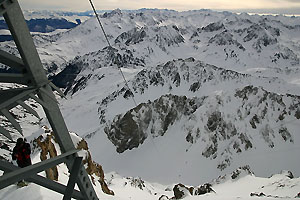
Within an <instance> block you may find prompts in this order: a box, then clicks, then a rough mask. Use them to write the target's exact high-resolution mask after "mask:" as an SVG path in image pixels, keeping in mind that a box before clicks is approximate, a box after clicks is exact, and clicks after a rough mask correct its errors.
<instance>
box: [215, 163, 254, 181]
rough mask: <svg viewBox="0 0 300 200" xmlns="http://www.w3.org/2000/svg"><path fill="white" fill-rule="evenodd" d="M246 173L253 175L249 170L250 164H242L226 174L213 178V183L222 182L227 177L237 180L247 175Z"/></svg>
mask: <svg viewBox="0 0 300 200" xmlns="http://www.w3.org/2000/svg"><path fill="white" fill-rule="evenodd" d="M247 175H251V176H252V175H254V173H253V172H252V171H251V169H250V166H249V165H246V166H242V167H239V168H238V169H236V170H235V171H233V172H232V173H231V174H226V175H224V176H219V177H218V178H217V179H215V180H213V181H212V183H213V184H219V183H224V182H226V181H227V180H228V179H230V180H238V179H239V178H241V177H244V176H247Z"/></svg>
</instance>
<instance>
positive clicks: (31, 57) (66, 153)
mask: <svg viewBox="0 0 300 200" xmlns="http://www.w3.org/2000/svg"><path fill="white" fill-rule="evenodd" d="M0 15H2V16H3V17H4V19H5V21H6V23H7V25H8V28H9V30H10V32H11V34H12V36H13V39H14V41H15V44H16V46H17V49H18V51H19V53H20V56H21V58H19V57H17V56H14V55H12V54H10V53H7V52H5V51H2V50H0V63H2V64H4V65H7V66H9V67H10V68H12V69H14V71H16V72H17V73H0V82H2V83H17V84H22V85H25V86H26V87H23V88H18V89H6V90H0V115H2V116H4V117H5V118H6V119H7V120H8V121H9V122H10V123H11V124H12V125H13V127H14V128H15V129H16V130H17V131H19V132H20V133H21V134H22V129H21V127H20V125H19V124H18V122H17V121H16V120H15V119H14V117H13V116H12V114H11V113H10V112H9V110H10V109H12V108H14V107H16V106H17V105H20V106H22V107H23V108H24V109H26V110H27V111H28V112H30V113H32V114H33V115H35V116H37V117H38V115H37V113H36V112H35V111H34V110H33V109H32V108H31V107H30V106H29V105H27V104H25V103H24V101H26V100H28V99H33V100H35V101H36V102H38V103H39V104H41V106H42V107H43V109H44V112H45V114H46V116H47V119H48V121H49V123H50V125H51V128H52V129H53V132H54V135H55V138H56V139H57V141H58V143H59V146H60V148H61V151H62V154H61V155H59V156H57V157H55V158H51V159H48V160H45V161H42V162H40V163H36V164H33V165H31V166H28V167H25V168H18V167H16V166H14V165H12V164H11V163H8V162H5V161H0V170H2V171H4V172H5V173H4V174H3V175H2V176H1V177H0V189H2V188H5V187H7V186H9V185H11V184H13V183H15V182H17V181H20V180H22V179H25V180H27V181H30V182H33V183H36V184H38V185H41V186H43V187H46V188H48V189H50V190H53V191H55V192H58V193H61V194H63V195H64V197H63V199H64V200H67V199H71V198H75V199H82V200H97V199H98V197H97V195H96V192H95V190H94V188H93V185H92V183H91V181H90V179H89V176H88V174H87V172H86V170H85V168H84V166H83V164H82V157H79V156H78V154H77V152H78V150H76V149H75V146H74V144H73V142H72V140H71V137H70V134H69V131H68V129H67V126H66V124H65V122H64V119H63V117H62V114H61V112H60V109H59V107H58V104H57V101H56V98H55V96H54V94H53V92H52V89H53V88H54V89H57V88H56V87H55V86H54V85H53V84H52V83H51V82H50V81H49V80H48V78H47V76H46V73H45V70H44V69H43V66H42V63H41V60H40V58H39V55H38V53H37V50H36V47H35V45H34V43H33V39H32V37H31V35H30V32H29V29H28V27H27V24H26V22H25V19H24V16H23V13H22V10H21V8H20V5H19V3H18V1H17V0H0ZM0 133H1V134H3V135H4V136H6V137H7V138H9V139H12V137H11V135H10V132H9V131H7V130H6V129H5V128H4V127H1V126H0ZM63 162H64V163H66V164H67V167H68V169H69V172H70V177H69V181H68V184H67V185H66V186H65V185H62V184H60V183H57V182H54V181H51V180H49V179H46V178H44V177H42V176H39V175H38V173H39V172H41V171H44V170H45V169H48V168H51V167H53V166H55V165H57V164H60V163H63ZM76 183H77V185H78V187H79V190H80V191H77V190H75V189H74V186H75V184H76Z"/></svg>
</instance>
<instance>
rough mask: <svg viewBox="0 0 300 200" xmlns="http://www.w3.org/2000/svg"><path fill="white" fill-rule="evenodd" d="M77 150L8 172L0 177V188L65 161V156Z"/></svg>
mask: <svg viewBox="0 0 300 200" xmlns="http://www.w3.org/2000/svg"><path fill="white" fill-rule="evenodd" d="M78 151H79V150H72V151H68V152H66V153H63V154H61V155H59V156H57V157H54V158H50V159H47V160H45V161H42V162H39V163H36V164H33V165H30V166H28V167H24V168H20V169H18V170H16V171H13V172H9V173H6V174H4V175H3V176H1V177H0V190H1V189H3V188H5V187H7V186H9V185H11V184H13V183H15V182H17V181H20V180H23V179H27V178H30V177H31V176H32V175H34V174H37V173H39V172H41V171H44V170H46V169H49V168H51V167H53V166H55V165H58V164H60V163H62V162H66V161H67V158H66V157H67V156H70V155H72V154H75V153H76V152H78Z"/></svg>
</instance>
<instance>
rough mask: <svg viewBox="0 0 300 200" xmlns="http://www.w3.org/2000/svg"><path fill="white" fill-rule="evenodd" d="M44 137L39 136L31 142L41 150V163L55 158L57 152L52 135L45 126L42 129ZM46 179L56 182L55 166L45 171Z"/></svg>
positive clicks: (56, 171) (56, 172)
mask: <svg viewBox="0 0 300 200" xmlns="http://www.w3.org/2000/svg"><path fill="white" fill-rule="evenodd" d="M44 130H45V133H47V134H46V135H40V136H39V137H38V138H36V139H35V140H34V141H33V144H34V146H37V147H38V148H40V149H41V154H40V159H41V161H44V160H47V159H48V158H54V157H56V156H57V151H56V148H55V146H54V143H53V139H54V135H53V132H51V131H50V130H49V129H48V128H47V127H46V126H45V127H44ZM45 172H46V177H47V178H49V179H51V180H55V181H58V170H57V166H53V167H51V168H49V169H47V170H46V171H45Z"/></svg>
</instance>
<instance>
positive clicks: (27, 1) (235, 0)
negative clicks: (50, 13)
mask: <svg viewBox="0 0 300 200" xmlns="http://www.w3.org/2000/svg"><path fill="white" fill-rule="evenodd" d="M19 2H20V4H21V6H22V8H23V9H34V10H76V11H85V10H91V7H90V4H89V1H88V0H42V1H41V0H19ZM93 2H94V4H95V7H96V9H98V10H113V9H116V8H120V9H139V8H167V9H173V10H178V11H182V10H197V9H202V8H205V9H214V10H216V9H219V10H220V9H222V10H234V9H281V8H282V9H283V8H284V9H291V8H300V0H209V1H207V0H184V1H183V0H138V1H137V0H93ZM298 5H299V6H298Z"/></svg>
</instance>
